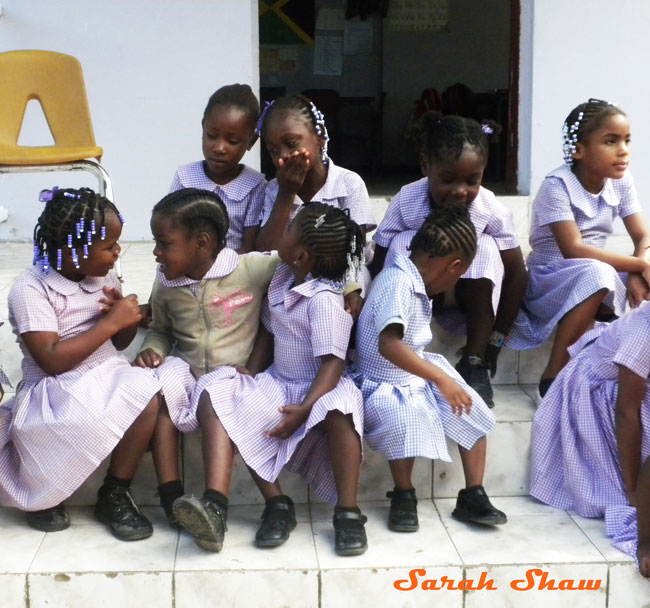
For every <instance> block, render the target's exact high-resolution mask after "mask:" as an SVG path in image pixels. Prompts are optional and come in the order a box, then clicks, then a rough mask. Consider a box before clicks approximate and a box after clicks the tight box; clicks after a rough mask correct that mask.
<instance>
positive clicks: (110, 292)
mask: <svg viewBox="0 0 650 608" xmlns="http://www.w3.org/2000/svg"><path fill="white" fill-rule="evenodd" d="M102 291H103V292H104V295H103V296H102V297H101V298H99V299H98V300H97V301H98V302H99V305H100V306H99V310H101V311H102V312H108V311H109V310H110V309H111V308H112V307H113V304H115V302H117V301H118V300H121V299H122V298H123V297H124V296H123V295H122V294H121V293H120V291H119V290H118V289H115V287H108V286H104V287H103V288H102Z"/></svg>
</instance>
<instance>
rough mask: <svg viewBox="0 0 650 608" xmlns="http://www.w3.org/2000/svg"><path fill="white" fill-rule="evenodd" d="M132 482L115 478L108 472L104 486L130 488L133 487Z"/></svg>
mask: <svg viewBox="0 0 650 608" xmlns="http://www.w3.org/2000/svg"><path fill="white" fill-rule="evenodd" d="M131 481H133V480H132V479H120V478H119V477H115V476H114V475H113V474H111V473H110V472H107V473H106V477H104V485H105V486H107V487H111V488H128V487H130V486H131Z"/></svg>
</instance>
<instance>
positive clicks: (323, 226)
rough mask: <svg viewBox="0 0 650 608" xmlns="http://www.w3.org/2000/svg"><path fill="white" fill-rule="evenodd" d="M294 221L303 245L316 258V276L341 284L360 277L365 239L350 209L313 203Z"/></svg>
mask: <svg viewBox="0 0 650 608" xmlns="http://www.w3.org/2000/svg"><path fill="white" fill-rule="evenodd" d="M293 221H294V222H295V223H296V224H297V227H298V231H299V233H300V240H301V243H302V244H303V245H304V246H305V247H307V249H308V250H309V252H310V253H311V254H312V256H313V257H314V260H315V263H314V267H313V269H312V272H311V274H312V276H313V277H315V278H322V279H327V280H330V281H337V282H342V283H345V282H348V281H349V280H355V279H356V278H357V277H356V275H357V273H358V272H359V269H360V268H361V266H362V264H363V263H364V239H363V235H362V234H361V229H360V228H359V226H358V224H357V223H356V222H355V221H354V220H352V219H350V214H349V213H348V210H347V209H339V208H338V207H333V206H332V205H326V204H325V203H318V202H312V203H309V204H307V205H305V206H304V207H303V208H302V209H301V210H300V212H299V213H298V215H296V217H295V218H294V220H293Z"/></svg>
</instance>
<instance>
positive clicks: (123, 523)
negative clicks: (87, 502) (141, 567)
mask: <svg viewBox="0 0 650 608" xmlns="http://www.w3.org/2000/svg"><path fill="white" fill-rule="evenodd" d="M95 519H97V520H98V521H100V522H102V523H103V524H107V525H108V527H109V528H110V530H111V532H112V533H113V536H115V537H116V538H119V539H120V540H126V541H131V540H142V539H144V538H149V537H150V536H151V535H152V534H153V526H152V525H151V522H150V521H149V520H148V519H147V518H146V517H145V516H144V515H143V514H142V512H141V511H140V509H139V508H138V506H137V505H136V504H135V501H134V500H133V497H132V496H131V492H130V491H129V488H128V487H124V486H112V485H103V486H102V487H101V488H99V490H98V492H97V504H96V505H95Z"/></svg>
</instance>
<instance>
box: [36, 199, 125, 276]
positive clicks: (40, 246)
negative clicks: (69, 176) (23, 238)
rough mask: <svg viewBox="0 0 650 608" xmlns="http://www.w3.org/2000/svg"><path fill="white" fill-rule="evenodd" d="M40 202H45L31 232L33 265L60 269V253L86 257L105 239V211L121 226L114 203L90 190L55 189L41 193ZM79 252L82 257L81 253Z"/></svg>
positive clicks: (44, 268) (46, 268)
mask: <svg viewBox="0 0 650 608" xmlns="http://www.w3.org/2000/svg"><path fill="white" fill-rule="evenodd" d="M39 199H40V200H41V201H43V202H45V208H44V209H43V212H42V213H41V215H40V217H39V218H38V221H37V223H36V226H35V228H34V262H33V263H34V264H40V265H41V269H42V270H43V271H44V272H47V270H48V268H52V267H53V268H56V269H57V270H60V269H61V253H60V252H61V250H62V249H63V248H64V247H69V248H70V249H72V250H73V259H75V257H78V256H79V255H83V256H84V257H87V255H88V247H89V246H90V245H91V244H92V242H93V241H95V240H96V239H98V238H99V239H103V238H104V235H105V230H106V228H105V219H106V211H112V212H113V213H115V215H117V217H118V218H119V219H120V222H122V223H124V218H123V217H122V214H121V213H120V212H119V211H118V210H117V207H116V206H115V205H114V203H113V202H112V201H110V200H108V199H107V198H105V197H104V196H101V195H100V194H97V193H96V192H94V191H93V190H91V189H90V188H79V189H73V188H64V189H59V188H57V187H54V188H52V190H43V191H42V192H41V195H40V197H39ZM80 251H81V253H80Z"/></svg>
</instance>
